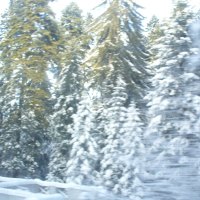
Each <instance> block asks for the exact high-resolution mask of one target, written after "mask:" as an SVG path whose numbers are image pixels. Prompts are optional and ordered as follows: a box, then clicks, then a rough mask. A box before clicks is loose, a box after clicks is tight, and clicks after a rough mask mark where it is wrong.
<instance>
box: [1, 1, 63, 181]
mask: <svg viewBox="0 0 200 200" xmlns="http://www.w3.org/2000/svg"><path fill="white" fill-rule="evenodd" d="M48 2H49V1H48V0H39V1H32V0H15V1H10V7H9V11H8V16H7V21H6V23H7V24H6V27H7V30H6V32H5V34H4V37H3V39H2V40H1V43H0V51H1V61H2V70H1V73H2V74H3V75H4V77H5V78H4V80H5V81H4V84H3V86H2V91H3V96H4V97H3V100H2V102H1V104H2V113H3V122H2V133H1V136H0V145H1V148H2V151H1V152H2V153H1V166H0V173H1V175H3V176H12V177H40V178H44V176H45V174H46V170H47V169H46V166H47V162H48V158H47V155H46V152H45V144H46V143H47V142H48V140H49V139H48V134H47V127H48V120H47V113H48V109H47V106H48V98H49V89H48V80H47V76H46V72H47V69H48V67H49V65H54V64H55V63H57V62H58V59H57V54H58V50H59V37H60V36H59V31H58V27H57V25H56V23H55V21H54V19H53V13H52V11H51V10H50V8H49V7H48Z"/></svg>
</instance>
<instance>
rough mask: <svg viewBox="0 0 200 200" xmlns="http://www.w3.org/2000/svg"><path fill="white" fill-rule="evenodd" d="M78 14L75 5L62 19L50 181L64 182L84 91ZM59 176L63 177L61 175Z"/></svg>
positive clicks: (83, 43) (82, 40) (82, 35)
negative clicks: (62, 38) (75, 121)
mask: <svg viewBox="0 0 200 200" xmlns="http://www.w3.org/2000/svg"><path fill="white" fill-rule="evenodd" d="M81 12H82V11H81V10H80V9H79V7H78V6H77V4H75V3H71V4H69V5H68V6H67V7H66V9H65V10H64V11H63V15H62V18H61V25H62V30H63V33H64V39H65V40H64V41H63V45H64V47H65V48H64V51H63V53H62V54H61V60H62V70H61V72H60V74H59V77H58V81H57V87H56V102H55V106H54V114H53V115H52V120H51V124H50V126H51V128H50V129H51V135H52V137H53V138H54V140H53V142H52V148H51V149H52V151H51V158H50V163H49V171H50V172H49V175H48V178H49V179H50V180H58V181H66V176H65V173H66V170H67V168H66V167H67V166H66V163H67V161H68V159H69V151H70V149H71V144H70V141H71V132H70V131H69V130H71V128H72V125H73V122H74V119H73V118H72V116H73V115H74V114H75V113H76V112H77V105H78V103H79V101H80V94H81V91H82V89H83V84H84V82H83V69H82V68H81V66H80V65H81V62H82V59H83V58H84V51H85V48H86V46H87V45H86V43H87V42H86V41H87V35H86V34H85V32H84V20H83V18H82V15H81ZM61 172H62V173H61Z"/></svg>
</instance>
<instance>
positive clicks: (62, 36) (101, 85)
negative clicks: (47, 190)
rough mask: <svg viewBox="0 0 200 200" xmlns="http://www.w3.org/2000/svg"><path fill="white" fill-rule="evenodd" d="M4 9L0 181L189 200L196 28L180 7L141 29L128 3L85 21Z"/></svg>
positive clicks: (199, 147)
mask: <svg viewBox="0 0 200 200" xmlns="http://www.w3.org/2000/svg"><path fill="white" fill-rule="evenodd" d="M50 2H51V0H37V1H35V0H10V5H9V8H8V10H7V11H6V12H5V13H4V15H3V16H2V19H1V24H0V39H1V41H0V150H1V151H0V152H1V153H0V175H1V176H10V177H25V178H41V179H48V180H53V181H59V182H66V183H70V182H74V183H77V184H85V185H101V186H104V187H106V188H107V189H109V190H112V191H113V192H114V193H117V194H120V195H122V196H124V197H127V198H129V199H134V200H135V199H144V200H152V199H154V200H164V199H177V200H183V199H193V200H198V197H199V196H200V192H199V189H198V187H199V185H200V180H199V179H198V175H199V169H200V109H199V108H200V90H199V87H200V52H199V50H200V22H199V20H198V19H197V17H196V15H197V13H195V12H192V9H191V8H190V5H189V3H188V2H187V1H186V0H176V1H174V8H173V11H172V13H171V17H170V18H169V19H168V20H165V21H162V22H160V21H159V20H158V19H157V18H156V17H153V18H152V19H151V20H150V22H149V24H148V30H146V33H145V30H143V28H142V21H143V17H142V16H141V14H140V9H141V7H140V6H139V5H138V4H136V3H134V2H133V1H132V0H112V1H105V2H104V3H106V4H108V8H107V9H106V10H105V12H104V13H103V14H102V15H100V16H99V17H97V18H95V19H93V18H92V16H91V15H90V14H88V16H83V15H82V11H81V10H80V8H79V7H78V6H77V5H76V3H74V2H72V3H70V4H69V6H67V7H66V8H65V9H64V10H63V13H62V17H61V19H60V20H59V21H58V20H55V18H54V13H53V12H52V10H51V9H50V7H49V5H48V4H49V3H50Z"/></svg>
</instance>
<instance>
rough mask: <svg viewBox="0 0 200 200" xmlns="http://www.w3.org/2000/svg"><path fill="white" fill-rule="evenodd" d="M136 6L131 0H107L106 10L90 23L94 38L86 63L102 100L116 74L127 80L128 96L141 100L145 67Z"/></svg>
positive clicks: (106, 96)
mask: <svg viewBox="0 0 200 200" xmlns="http://www.w3.org/2000/svg"><path fill="white" fill-rule="evenodd" d="M139 8H140V6H139V5H137V4H135V3H133V2H132V1H130V0H113V1H110V6H109V8H108V9H107V10H106V11H105V13H103V14H102V15H101V16H100V17H98V18H97V19H96V20H95V21H94V22H93V23H92V24H91V25H90V28H89V31H90V32H91V33H92V36H93V38H94V39H93V43H92V45H91V50H90V51H89V52H88V56H87V59H86V62H85V66H86V67H87V68H89V69H90V73H91V74H90V76H92V80H91V82H92V84H93V86H94V87H93V89H94V88H95V89H97V90H98V91H100V92H101V95H102V99H103V100H104V99H105V98H109V97H110V95H109V94H111V92H112V90H113V86H114V84H113V83H116V82H117V81H116V80H117V79H118V78H119V76H121V77H122V78H123V80H124V81H125V82H126V83H127V84H126V90H127V93H128V96H129V97H128V98H134V99H135V100H136V101H137V103H138V102H139V101H140V100H141V96H142V94H143V90H144V88H145V87H146V86H145V81H144V77H145V76H146V75H147V71H146V69H145V61H144V60H145V58H146V55H145V53H144V51H145V48H144V39H143V35H142V29H141V20H142V16H141V15H140V14H139V13H138V11H137V10H138V9H139ZM95 85H96V86H95Z"/></svg>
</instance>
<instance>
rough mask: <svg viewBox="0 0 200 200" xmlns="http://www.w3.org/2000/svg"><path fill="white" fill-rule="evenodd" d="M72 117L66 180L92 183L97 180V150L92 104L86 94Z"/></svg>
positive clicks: (85, 183)
mask: <svg viewBox="0 0 200 200" xmlns="http://www.w3.org/2000/svg"><path fill="white" fill-rule="evenodd" d="M73 118H74V124H73V130H72V139H71V141H70V143H71V151H70V157H69V160H68V162H67V167H66V169H67V170H66V173H65V178H66V182H69V183H70V182H74V183H77V184H84V185H94V184H96V182H97V171H96V165H97V160H98V151H99V150H98V145H97V142H96V140H95V137H94V132H93V131H94V120H95V119H94V113H93V105H92V101H91V99H90V98H89V97H88V95H86V94H85V95H83V97H82V100H81V102H80V104H79V106H78V111H77V113H76V114H75V115H74V116H73Z"/></svg>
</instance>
